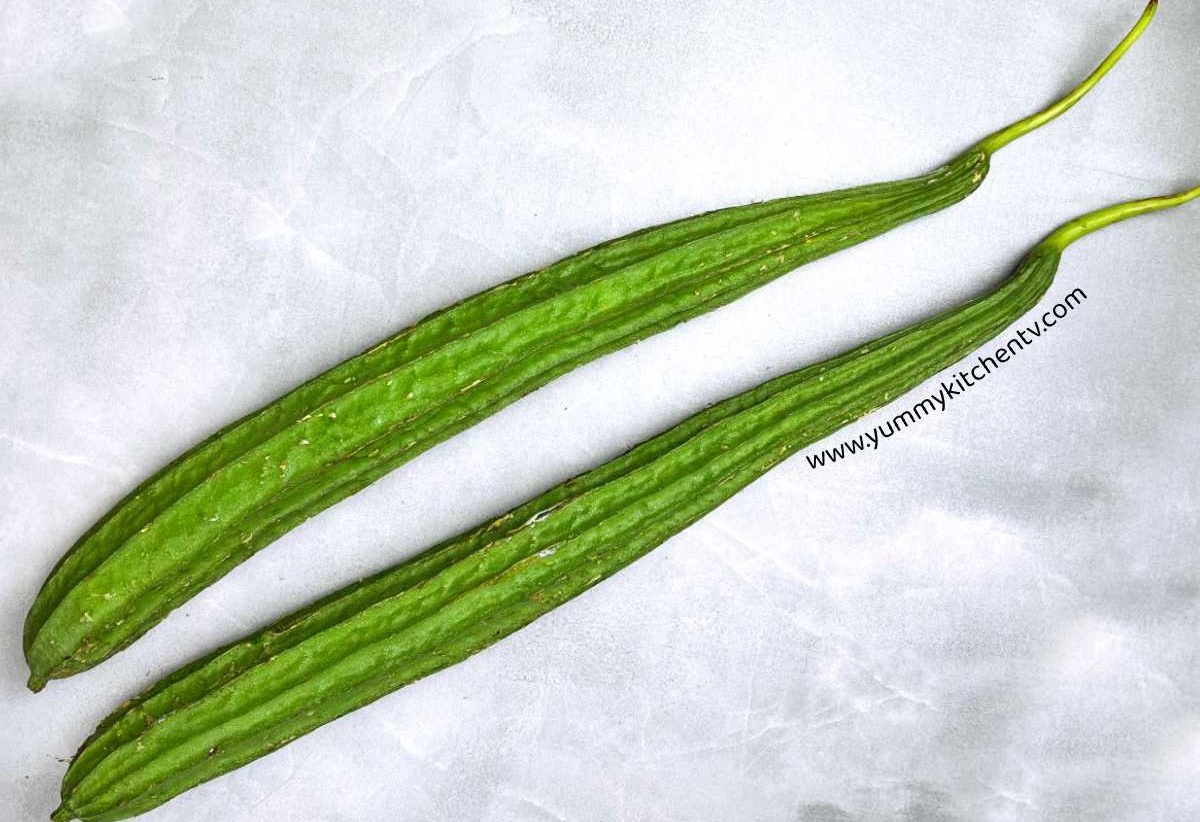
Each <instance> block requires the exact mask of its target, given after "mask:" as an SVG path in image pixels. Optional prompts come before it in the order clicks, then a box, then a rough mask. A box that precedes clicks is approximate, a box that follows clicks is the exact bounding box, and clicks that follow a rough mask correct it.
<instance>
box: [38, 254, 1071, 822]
mask: <svg viewBox="0 0 1200 822" xmlns="http://www.w3.org/2000/svg"><path fill="white" fill-rule="evenodd" d="M1058 261H1059V252H1058V251H1057V250H1056V249H1055V248H1054V247H1053V246H1050V245H1046V244H1043V245H1039V246H1038V247H1037V248H1035V249H1034V251H1033V252H1031V253H1030V254H1029V256H1028V257H1027V258H1026V259H1025V261H1024V262H1023V263H1022V264H1021V266H1020V267H1019V268H1018V270H1017V271H1016V273H1015V274H1014V275H1013V276H1012V277H1010V278H1009V279H1008V280H1007V281H1005V282H1004V283H1003V284H1002V285H1000V286H999V287H997V288H996V289H995V290H994V291H992V292H991V293H989V294H988V295H986V296H984V297H982V298H980V299H977V300H974V301H972V302H969V303H967V304H965V305H963V306H960V307H958V308H956V309H954V310H952V311H949V312H946V313H944V314H942V315H939V316H937V317H934V318H932V319H929V320H927V321H925V322H922V323H919V324H917V325H914V326H912V327H910V328H907V329H905V330H902V331H899V332H896V333H894V334H891V335H889V336H886V337H883V338H881V339H878V340H875V341H873V342H871V343H868V344H866V345H864V346H861V347H860V348H857V349H855V350H853V351H850V352H848V353H846V354H843V355H841V356H838V357H835V358H833V359H830V360H826V361H824V362H821V363H818V364H815V365H812V366H809V367H807V368H803V369H801V370H799V371H796V372H793V373H791V374H787V375H785V376H783V377H779V378H777V379H775V380H772V381H770V382H767V383H765V384H763V385H760V386H758V387H757V388H754V389H751V390H750V391H747V392H745V393H743V394H739V395H737V396H735V397H733V398H731V399H728V400H725V401H724V402H721V403H720V404H718V405H715V406H713V407H711V408H709V409H707V410H705V411H703V412H701V413H699V414H697V415H695V416H693V417H691V418H690V419H688V420H685V421H684V422H682V423H680V424H679V425H677V426H675V427H674V428H672V429H670V430H668V431H667V432H665V433H663V434H661V435H659V436H657V437H655V438H653V439H651V440H649V441H647V442H645V443H643V444H641V445H639V446H637V447H636V448H634V449H633V450H631V451H629V452H628V453H626V454H624V455H623V456H621V457H618V458H617V459H614V460H612V461H611V462H609V463H607V464H605V465H602V466H600V467H598V468H596V469H594V470H592V471H590V472H588V473H586V474H583V475H581V476H579V477H577V478H575V479H572V480H570V481H568V482H565V483H563V484H561V485H559V486H557V487H555V488H553V489H551V490H550V491H548V492H546V493H545V494H543V495H541V496H540V497H537V498H536V499H534V500H532V501H530V502H529V503H527V504H525V505H523V506H521V507H519V508H517V509H515V510H513V511H511V512H509V513H508V514H505V515H504V516H502V517H500V518H498V519H496V520H494V521H492V522H489V523H486V524H485V525H483V526H481V527H479V528H476V529H474V530H472V531H469V532H467V533H464V534H462V535H461V536H459V537H456V538H454V539H451V540H449V541H447V542H445V543H443V544H441V545H439V546H437V547H435V548H433V549H431V550H429V551H428V552H426V553H425V554H422V555H421V556H419V557H417V558H416V559H414V560H412V561H410V562H407V563H404V564H402V565H399V566H397V567H396V568H394V569H392V570H389V571H386V572H383V573H381V574H378V575H376V576H374V577H371V578H368V579H366V580H363V581H362V582H360V583H358V584H355V585H352V586H350V587H348V588H345V589H343V590H342V591H340V592H338V593H335V594H333V595H331V596H329V597H327V598H325V599H324V600H321V601H319V602H317V603H316V604H314V605H312V606H310V607H309V608H307V609H305V610H303V611H300V612H298V613H296V614H294V615H292V616H290V617H288V618H286V619H284V620H282V621H280V622H279V623H277V624H275V625H273V626H271V627H269V628H267V629H265V630H263V631H260V632H258V633H256V634H253V635H251V636H249V637H247V638H245V639H244V640H242V641H240V642H237V643H234V644H232V645H229V646H227V647H226V648H224V649H221V650H219V651H217V652H215V653H213V654H211V655H210V656H208V657H205V658H203V659H201V660H199V661H197V662H195V663H193V664H192V665H190V666H187V667H185V668H183V669H181V670H179V671H177V672H176V673H175V674H173V675H171V676H169V677H168V678H166V679H164V680H163V681H162V682H160V683H159V684H157V685H155V686H154V687H152V688H151V689H150V690H148V691H146V692H145V693H143V694H142V695H141V696H139V697H138V698H137V699H135V700H133V701H131V702H128V703H126V704H125V705H124V706H123V707H122V708H120V709H119V710H118V711H117V712H116V713H114V714H113V715H112V716H110V717H109V718H108V719H107V720H105V722H104V723H103V724H102V725H101V726H100V727H99V728H98V729H97V731H96V733H95V734H94V735H93V736H92V737H91V738H90V739H89V740H88V741H87V742H86V743H85V744H84V746H83V747H82V749H81V750H80V751H79V753H78V755H77V756H76V758H75V760H74V762H73V764H72V765H71V767H70V769H69V771H68V773H67V775H66V778H65V780H64V782H63V791H62V797H63V804H62V806H61V807H60V809H59V811H58V812H57V813H56V814H55V819H60V820H63V819H70V818H74V817H78V818H80V819H83V820H87V822H100V821H101V820H115V819H124V818H127V817H129V816H132V815H134V814H137V813H141V812H143V811H146V810H148V809H150V808H153V807H155V806H157V805H159V804H161V803H162V802H164V801H166V800H167V799H169V798H171V797H172V796H175V795H176V794H178V793H180V792H182V791H184V790H186V789H188V788H189V787H192V786H194V785H196V784H199V783H200V782H203V781H205V780H208V779H211V778H213V777H215V776H218V775H220V774H222V773H225V772H227V771H229V770H232V769H233V768H236V767H238V766H239V765H241V764H244V763H246V762H248V761H250V760H252V759H254V758H256V757H258V756H261V755H263V754H265V753H267V752H269V751H272V750H274V749H276V748H278V747H280V746H282V745H284V744H286V743H287V742H290V741H291V740H293V739H295V738H296V737H297V736H300V735H301V734H304V733H307V732H308V731H310V730H312V729H314V728H316V727H318V726H319V725H322V724H324V723H326V722H329V721H331V720H333V719H335V718H337V717H338V716H341V715H343V714H345V713H347V712H349V711H352V710H354V709H355V708H358V707H360V706H362V705H365V704H367V703H369V702H371V701H373V700H375V699H378V698H379V697H381V696H384V695H385V694H387V693H390V692H391V691H394V690H396V689H397V688H399V687H401V686H403V685H405V684H407V683H409V682H412V681H413V680H415V679H418V678H420V677H423V676H426V675H427V674H430V673H433V672H434V671H437V670H440V669H442V668H445V667H447V666H449V665H452V664H454V663H455V662H458V661H460V660H462V659H464V658H465V657H467V656H470V655H471V654H473V653H475V652H477V651H479V650H481V649H483V648H486V647H487V646H489V645H491V644H493V643H494V642H496V641H497V640H499V639H500V638H502V637H504V636H506V635H507V634H509V633H511V632H513V631H515V630H517V629H518V628H521V627H522V626H524V625H527V624H529V623H530V622H531V621H533V620H534V619H536V618H537V617H539V616H541V615H542V614H544V613H546V612H547V611H550V610H551V609H553V608H554V607H555V606H557V605H559V604H560V603H562V602H564V601H566V600H568V599H570V598H572V597H574V596H576V595H578V594H580V593H582V592H583V591H585V590H587V589H588V588H590V587H591V586H592V585H595V584H596V583H597V582H599V581H600V580H602V579H604V578H606V577H608V576H610V575H612V574H614V573H615V572H617V571H619V570H620V569H622V568H624V567H625V566H626V565H628V564H629V563H631V562H633V561H634V560H635V559H637V558H638V557H640V556H642V555H644V554H645V553H647V552H648V551H650V550H651V549H653V548H654V547H656V546H657V545H659V544H661V543H662V542H663V541H664V540H666V539H667V538H669V537H670V536H671V535H673V534H675V533H677V532H679V531H681V530H682V529H684V528H686V527H687V526H688V525H690V524H691V523H693V522H695V521H696V520H697V519H699V518H700V517H702V516H704V515H705V514H706V513H708V512H709V511H711V510H713V509H714V508H715V507H717V506H718V505H720V504H721V503H722V502H724V501H725V500H727V499H728V498H729V497H731V496H732V495H733V494H735V493H737V491H738V490H740V489H741V488H743V487H744V486H745V485H747V484H748V483H750V482H751V481H753V480H754V479H755V478H757V477H759V476H761V475H762V474H763V473H764V472H766V471H767V470H768V469H770V468H771V467H772V466H774V465H776V464H777V463H779V462H780V461H782V460H783V459H785V458H786V457H787V456H788V455H790V454H792V453H794V452H795V451H796V450H797V449H800V448H803V447H805V446H807V445H809V444H811V443H813V442H816V441H817V440H819V439H821V438H823V437H825V436H827V435H828V434H830V433H832V432H833V431H836V430H837V429H839V428H841V427H843V426H844V425H846V424H848V423H850V422H851V421H853V420H857V419H858V418H859V417H861V416H863V415H864V414H867V413H869V412H871V411H873V410H874V409H876V408H879V407H881V406H883V405H885V404H887V403H888V402H890V401H891V400H894V399H896V398H897V397H899V396H900V395H901V394H903V393H905V392H906V391H908V390H910V389H911V388H913V387H915V386H916V385H918V384H919V383H921V382H922V381H924V380H925V379H927V378H929V377H930V376H932V375H934V374H936V373H937V372H939V371H940V370H942V369H943V368H946V367H947V366H949V365H951V364H953V363H954V362H956V361H958V360H959V359H961V358H962V357H964V356H965V355H966V354H968V353H969V352H970V351H972V350H974V349H975V348H977V347H979V346H980V345H982V344H983V343H984V342H986V341H987V340H989V339H991V338H992V337H993V336H995V335H996V334H998V333H999V332H1000V331H1001V330H1002V329H1004V328H1005V327H1007V326H1008V325H1009V324H1011V323H1012V322H1013V321H1014V320H1016V319H1017V318H1018V317H1020V316H1021V315H1022V314H1024V313H1025V312H1026V311H1027V310H1028V309H1030V308H1031V307H1032V306H1034V305H1035V304H1036V303H1037V301H1038V300H1039V299H1040V298H1041V296H1042V295H1043V294H1044V293H1045V291H1046V289H1047V288H1048V287H1049V285H1050V283H1051V282H1052V280H1053V277H1054V273H1055V271H1056V269H1057V266H1058Z"/></svg>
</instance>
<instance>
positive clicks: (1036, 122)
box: [977, 0, 1158, 154]
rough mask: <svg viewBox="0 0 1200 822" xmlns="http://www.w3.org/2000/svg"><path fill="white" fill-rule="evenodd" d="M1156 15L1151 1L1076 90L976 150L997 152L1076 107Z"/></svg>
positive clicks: (996, 133)
mask: <svg viewBox="0 0 1200 822" xmlns="http://www.w3.org/2000/svg"><path fill="white" fill-rule="evenodd" d="M1156 11H1158V0H1150V4H1149V5H1148V6H1146V10H1145V11H1144V12H1142V16H1141V18H1140V19H1139V20H1138V21H1137V25H1135V26H1134V27H1133V29H1132V30H1131V31H1130V32H1129V34H1127V35H1125V39H1124V40H1122V41H1121V42H1120V43H1118V44H1117V47H1116V48H1115V49H1113V50H1112V53H1111V54H1109V55H1108V57H1105V58H1104V62H1102V63H1101V64H1100V65H1099V66H1097V67H1096V70H1095V71H1093V72H1092V73H1091V74H1090V75H1088V78H1087V79H1086V80H1084V81H1083V82H1082V83H1080V84H1079V85H1078V86H1076V87H1075V89H1074V90H1073V91H1071V93H1070V94H1068V95H1067V96H1066V97H1063V98H1062V99H1061V100H1059V101H1058V102H1057V103H1055V104H1053V105H1052V106H1050V107H1049V108H1046V109H1043V110H1042V111H1039V112H1038V113H1037V114H1032V115H1030V116H1029V117H1026V118H1025V119H1024V120H1019V121H1018V122H1016V123H1013V124H1012V125H1010V126H1006V127H1005V128H1002V129H1000V130H999V131H997V132H995V133H994V134H991V135H989V136H987V137H985V138H984V139H982V140H980V141H979V143H978V144H977V146H978V148H980V149H982V150H983V151H985V152H987V153H988V154H991V153H993V152H995V151H998V150H1000V149H1002V148H1004V147H1005V146H1006V145H1008V144H1009V143H1011V142H1012V141H1013V140H1016V139H1018V138H1020V137H1024V136H1025V135H1026V134H1028V133H1029V132H1031V131H1034V130H1036V129H1039V128H1041V127H1042V126H1044V125H1045V124H1046V123H1049V122H1050V121H1051V120H1054V119H1055V118H1057V117H1059V116H1060V115H1062V114H1063V113H1064V112H1066V111H1067V110H1068V109H1070V108H1071V107H1072V106H1074V105H1075V104H1076V103H1078V102H1079V101H1080V100H1081V99H1082V98H1083V96H1084V95H1085V94H1087V93H1088V92H1089V91H1091V90H1092V89H1093V88H1095V86H1096V84H1097V83H1099V82H1100V81H1101V80H1102V79H1103V78H1104V75H1106V74H1108V72H1109V71H1110V70H1111V69H1112V67H1113V66H1115V65H1116V64H1117V62H1118V61H1119V60H1120V59H1121V58H1122V57H1124V56H1125V52H1127V51H1129V49H1130V48H1131V47H1132V46H1133V44H1134V43H1136V42H1137V40H1138V38H1139V37H1141V36H1142V32H1144V31H1145V30H1146V27H1147V26H1149V25H1150V21H1151V20H1153V19H1154V13H1155V12H1156Z"/></svg>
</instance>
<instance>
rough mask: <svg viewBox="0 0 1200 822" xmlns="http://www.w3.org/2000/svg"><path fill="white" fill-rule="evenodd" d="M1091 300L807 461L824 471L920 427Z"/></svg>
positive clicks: (1074, 296) (1046, 317)
mask: <svg viewBox="0 0 1200 822" xmlns="http://www.w3.org/2000/svg"><path fill="white" fill-rule="evenodd" d="M1086 299H1087V294H1085V293H1084V292H1083V289H1082V288H1076V289H1075V290H1074V291H1072V292H1071V293H1070V294H1068V295H1067V296H1066V297H1065V298H1064V299H1063V301H1062V302H1059V303H1055V304H1054V305H1053V306H1051V308H1050V310H1049V311H1047V312H1045V313H1044V314H1042V316H1041V319H1037V320H1034V321H1033V325H1027V326H1025V327H1024V328H1019V329H1017V334H1016V336H1015V337H1011V338H1010V339H1009V340H1008V342H1006V343H1005V344H1004V345H1002V346H1001V347H999V348H997V349H995V351H993V352H992V353H991V354H980V355H978V356H977V357H976V359H975V362H973V363H971V364H970V365H969V367H964V368H962V369H960V370H959V371H958V372H957V373H955V374H953V375H951V376H950V377H948V378H947V379H945V380H943V381H942V382H941V384H940V385H939V386H938V390H937V393H935V394H930V395H929V396H927V397H925V398H924V399H922V400H921V401H920V402H918V403H917V404H916V405H914V406H913V407H912V408H909V409H906V410H904V411H901V412H900V413H899V414H897V415H896V416H894V417H892V418H891V419H890V420H888V421H887V422H885V423H882V424H880V425H876V426H875V427H874V428H872V429H871V430H870V431H866V432H864V433H862V434H859V435H858V436H857V437H854V438H853V439H847V440H843V441H842V442H841V443H839V444H838V445H836V446H834V447H832V448H822V449H821V450H820V451H819V452H817V453H815V454H806V455H805V457H804V458H805V459H806V460H808V464H809V465H810V466H811V467H813V468H820V467H821V466H823V465H826V464H828V463H833V462H837V461H838V460H840V459H845V458H846V457H847V456H848V455H850V454H857V453H858V452H859V451H867V450H874V449H876V448H878V447H879V444H880V443H881V442H882V441H883V440H885V439H887V438H888V437H891V436H893V435H894V434H897V433H899V432H900V431H901V430H903V429H905V428H908V426H910V425H912V424H914V423H916V422H917V421H918V420H920V419H921V418H922V417H927V416H929V415H930V414H932V413H933V412H935V411H945V410H946V405H947V403H949V402H950V400H952V399H954V398H955V397H957V396H959V395H960V394H962V392H964V391H966V390H967V389H968V388H971V387H972V386H974V385H976V384H977V383H979V382H980V381H982V380H983V379H984V378H985V377H986V376H987V375H988V374H991V373H992V371H994V370H996V369H998V368H999V367H1000V366H1001V365H1003V364H1004V363H1006V362H1008V361H1009V360H1010V359H1012V358H1013V357H1015V356H1016V354H1017V352H1018V351H1021V350H1022V349H1024V348H1025V346H1027V345H1029V344H1030V343H1032V342H1033V341H1034V340H1036V339H1037V338H1038V337H1040V336H1042V332H1043V331H1046V330H1047V329H1049V328H1053V327H1054V326H1055V325H1056V324H1057V323H1058V321H1059V320H1061V319H1063V318H1064V317H1066V316H1067V314H1069V313H1070V312H1071V311H1072V310H1073V309H1074V308H1076V307H1077V306H1079V304H1080V303H1082V302H1083V301H1084V300H1086Z"/></svg>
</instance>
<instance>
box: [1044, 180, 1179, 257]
mask: <svg viewBox="0 0 1200 822" xmlns="http://www.w3.org/2000/svg"><path fill="white" fill-rule="evenodd" d="M1197 197H1200V186H1196V187H1195V188H1193V189H1189V190H1188V191H1181V192H1179V193H1178V194H1172V195H1169V196H1167V197H1151V198H1149V199H1147V200H1133V201H1131V202H1128V203H1117V204H1116V205H1111V206H1108V207H1107V208H1101V209H1099V210H1097V211H1093V212H1091V213H1089V214H1084V215H1083V216H1082V217H1076V218H1075V219H1074V220H1071V221H1070V222H1067V223H1063V224H1062V225H1061V226H1059V227H1058V228H1057V229H1056V230H1055V231H1054V232H1053V233H1051V234H1050V236H1049V237H1047V238H1046V239H1044V240H1042V242H1041V245H1042V246H1049V247H1051V248H1053V249H1055V250H1056V251H1058V252H1062V250H1063V249H1064V248H1066V247H1067V246H1069V245H1070V244H1071V243H1073V242H1075V241H1076V240H1078V239H1079V238H1080V237H1086V236H1087V235H1088V234H1091V233H1092V232H1093V231H1098V230H1099V229H1101V228H1104V227H1105V226H1108V225H1112V224H1113V223H1119V222H1121V221H1122V220H1128V219H1129V218H1130V217H1136V216H1137V215H1139V214H1149V213H1150V212H1152V211H1162V210H1163V209H1167V208H1174V207H1175V206H1178V205H1183V204H1184V203H1186V202H1188V201H1189V200H1195V199H1196V198H1197Z"/></svg>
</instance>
